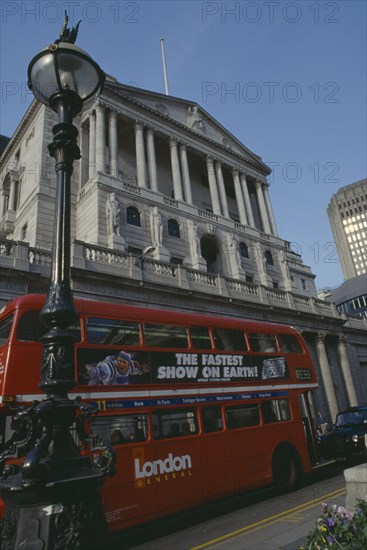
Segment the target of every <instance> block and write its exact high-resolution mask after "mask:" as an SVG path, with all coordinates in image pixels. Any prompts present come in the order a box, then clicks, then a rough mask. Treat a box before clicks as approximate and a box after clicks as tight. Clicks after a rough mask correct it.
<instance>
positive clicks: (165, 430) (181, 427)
mask: <svg viewBox="0 0 367 550" xmlns="http://www.w3.org/2000/svg"><path fill="white" fill-rule="evenodd" d="M152 424H153V435H154V438H155V439H170V438H173V437H184V436H188V435H195V434H196V433H197V432H198V423H197V417H196V411H195V410H193V409H170V410H166V411H157V412H156V413H154V414H153V418H152Z"/></svg>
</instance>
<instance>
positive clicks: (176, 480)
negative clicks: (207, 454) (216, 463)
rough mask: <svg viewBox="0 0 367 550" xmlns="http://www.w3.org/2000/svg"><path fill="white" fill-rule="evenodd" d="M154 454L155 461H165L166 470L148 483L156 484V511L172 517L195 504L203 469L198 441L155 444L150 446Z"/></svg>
mask: <svg viewBox="0 0 367 550" xmlns="http://www.w3.org/2000/svg"><path fill="white" fill-rule="evenodd" d="M154 455H155V460H157V461H160V460H162V459H164V461H165V462H166V461H167V462H166V463H167V466H168V470H170V471H169V472H167V473H166V474H163V475H162V474H161V475H158V476H152V482H153V483H156V485H157V497H158V507H159V510H160V512H161V513H162V514H163V515H167V514H172V513H175V512H178V511H179V510H183V509H185V508H189V507H190V506H193V505H195V504H199V503H200V502H201V499H202V494H201V474H202V470H203V467H204V463H203V456H202V453H201V438H200V437H199V436H194V437H181V438H178V439H172V440H167V441H158V442H156V444H155V445H154ZM168 458H169V459H170V460H167V459H168ZM171 464H172V466H171Z"/></svg>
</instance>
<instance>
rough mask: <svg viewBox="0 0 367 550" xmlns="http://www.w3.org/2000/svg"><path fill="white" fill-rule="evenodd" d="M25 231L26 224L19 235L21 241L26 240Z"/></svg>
mask: <svg viewBox="0 0 367 550" xmlns="http://www.w3.org/2000/svg"><path fill="white" fill-rule="evenodd" d="M27 229H28V224H27V223H25V224H24V225H23V227H22V229H21V233H20V238H21V240H22V241H24V240H25V239H26V238H27Z"/></svg>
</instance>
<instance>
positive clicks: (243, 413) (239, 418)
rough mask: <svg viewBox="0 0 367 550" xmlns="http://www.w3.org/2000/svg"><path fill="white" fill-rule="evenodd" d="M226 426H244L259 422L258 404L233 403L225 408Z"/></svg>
mask: <svg viewBox="0 0 367 550" xmlns="http://www.w3.org/2000/svg"><path fill="white" fill-rule="evenodd" d="M226 419H227V426H228V428H229V429H230V430H233V429H234V428H246V427H248V426H257V425H258V424H260V414H259V407H258V405H233V406H232V407H227V408H226Z"/></svg>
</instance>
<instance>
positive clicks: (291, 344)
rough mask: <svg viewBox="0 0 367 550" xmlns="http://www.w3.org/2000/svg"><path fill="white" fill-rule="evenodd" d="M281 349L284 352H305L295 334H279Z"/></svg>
mask: <svg viewBox="0 0 367 550" xmlns="http://www.w3.org/2000/svg"><path fill="white" fill-rule="evenodd" d="M277 338H278V344H279V349H280V351H282V352H284V353H303V351H302V348H301V346H300V344H299V342H298V340H297V338H296V337H295V336H294V335H293V334H277Z"/></svg>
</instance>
